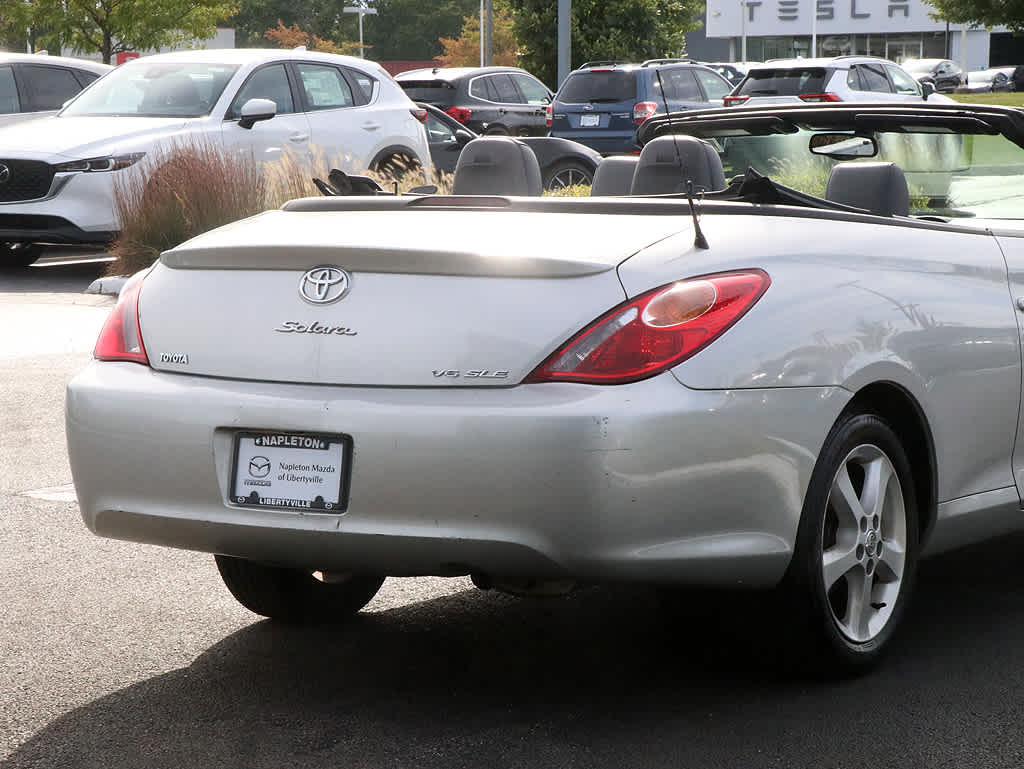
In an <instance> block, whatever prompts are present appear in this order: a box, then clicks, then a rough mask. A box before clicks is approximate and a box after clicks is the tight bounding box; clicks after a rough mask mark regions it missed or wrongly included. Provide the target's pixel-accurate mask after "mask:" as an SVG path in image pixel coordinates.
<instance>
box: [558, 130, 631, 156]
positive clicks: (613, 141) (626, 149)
mask: <svg viewBox="0 0 1024 769" xmlns="http://www.w3.org/2000/svg"><path fill="white" fill-rule="evenodd" d="M551 135H552V136H557V137H560V138H562V139H570V140H572V141H574V142H579V143H580V144H583V145H586V146H587V147H590V149H592V150H596V151H597V152H600V153H601V154H602V155H628V154H637V153H639V152H640V145H639V144H637V143H636V134H635V133H633V132H629V133H626V132H616V133H608V132H597V131H573V130H552V131H551Z"/></svg>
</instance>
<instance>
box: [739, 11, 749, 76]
mask: <svg viewBox="0 0 1024 769" xmlns="http://www.w3.org/2000/svg"><path fill="white" fill-rule="evenodd" d="M740 40H741V43H740V56H741V58H742V60H743V63H744V64H746V63H747V0H740Z"/></svg>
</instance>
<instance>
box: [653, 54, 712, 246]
mask: <svg viewBox="0 0 1024 769" xmlns="http://www.w3.org/2000/svg"><path fill="white" fill-rule="evenodd" d="M654 74H655V75H657V76H658V90H659V91H661V101H662V103H663V104H664V105H665V115H666V117H667V118H668V125H669V131H670V133H671V135H672V147H673V148H674V149H675V151H676V160H677V161H678V162H679V171H680V173H682V171H683V156H682V153H680V152H679V141H678V138H677V137H676V133H675V131H672V130H671V129H672V111H671V110H670V109H669V106H668V98H666V96H665V84H664V83H662V82H661V70H660V69H656V70H654ZM699 194H701V195H703V190H701V191H700V193H699ZM686 201H687V202H688V203H689V204H690V216H691V217H692V218H693V247H694V248H702V249H708V248H711V246H709V245H708V239H707V238H705V237H704V233H703V232H702V231H701V229H700V217H699V216H698V215H697V214H698V212H697V206H696V205H695V204H694V202H693V179H687V180H686Z"/></svg>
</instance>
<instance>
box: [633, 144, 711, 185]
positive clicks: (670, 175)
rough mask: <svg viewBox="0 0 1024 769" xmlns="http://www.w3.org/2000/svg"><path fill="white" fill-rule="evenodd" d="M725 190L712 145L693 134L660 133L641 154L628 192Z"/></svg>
mask: <svg viewBox="0 0 1024 769" xmlns="http://www.w3.org/2000/svg"><path fill="white" fill-rule="evenodd" d="M689 182H693V191H694V192H695V193H696V192H711V191H712V190H724V189H725V171H724V170H723V169H722V159H721V158H720V157H718V153H717V152H715V148H714V147H712V146H711V145H710V144H708V143H707V142H706V141H704V140H702V139H697V138H695V137H693V136H659V137H658V138H657V139H654V140H652V141H650V142H648V143H647V144H646V145H645V146H644V148H643V151H642V152H641V153H640V160H639V161H638V162H637V167H636V173H635V174H634V175H633V186H632V188H631V189H630V194H631V195H667V194H670V193H673V192H686V191H687V185H688V183H689Z"/></svg>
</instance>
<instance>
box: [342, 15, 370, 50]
mask: <svg viewBox="0 0 1024 769" xmlns="http://www.w3.org/2000/svg"><path fill="white" fill-rule="evenodd" d="M341 10H342V11H344V12H345V13H358V14H359V58H360V59H365V58H366V56H365V55H364V54H363V17H364V16H365V15H366V14H370V15H371V16H376V15H377V9H376V8H367V7H366V6H363V5H349V6H346V7H344V8H342V9H341Z"/></svg>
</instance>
